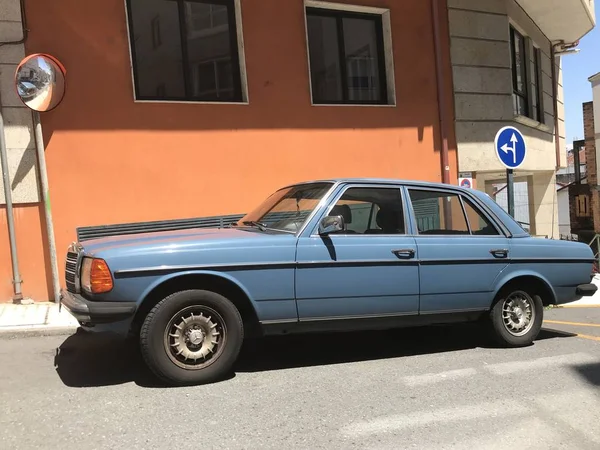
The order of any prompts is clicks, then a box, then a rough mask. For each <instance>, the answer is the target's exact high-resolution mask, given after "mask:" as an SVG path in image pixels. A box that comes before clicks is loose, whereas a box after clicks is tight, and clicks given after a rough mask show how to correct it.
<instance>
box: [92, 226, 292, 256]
mask: <svg viewBox="0 0 600 450" xmlns="http://www.w3.org/2000/svg"><path fill="white" fill-rule="evenodd" d="M281 235H282V233H273V232H261V231H259V230H257V229H253V228H194V229H188V230H175V231H160V232H152V233H138V234H128V235H119V236H110V237H105V238H99V239H92V240H89V241H83V242H81V243H80V244H81V246H82V247H83V248H84V251H85V253H86V254H88V255H93V254H96V253H99V252H107V251H111V250H120V251H123V252H127V250H128V249H134V248H135V249H138V250H139V249H140V248H147V249H154V250H159V249H163V250H168V249H173V248H177V247H188V246H190V245H202V246H213V245H220V244H225V243H227V242H232V241H240V240H256V239H265V238H268V237H274V236H281ZM286 235H287V236H291V235H289V234H286Z"/></svg>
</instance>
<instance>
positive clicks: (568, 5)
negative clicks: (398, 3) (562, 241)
mask: <svg viewBox="0 0 600 450" xmlns="http://www.w3.org/2000/svg"><path fill="white" fill-rule="evenodd" d="M448 7H449V26H450V38H451V63H452V70H453V74H452V75H453V84H454V98H455V117H456V139H457V148H458V168H459V171H460V172H463V173H464V172H468V173H471V175H472V177H473V178H474V179H475V180H476V182H475V187H476V188H477V189H480V190H485V191H486V192H488V193H489V194H493V191H494V185H498V184H501V183H503V182H505V180H506V170H505V168H504V166H502V165H501V163H500V162H499V160H498V158H497V156H496V153H495V150H494V137H495V135H496V133H497V131H498V130H499V129H500V128H502V127H504V126H506V125H511V126H514V127H516V128H518V129H519V130H520V131H521V133H522V134H523V135H524V137H525V142H526V145H527V157H526V159H525V161H524V163H523V165H522V166H521V167H520V168H519V169H518V170H515V173H514V176H515V182H516V183H520V184H519V189H521V187H526V188H527V189H526V197H527V204H528V206H529V207H528V215H529V217H528V221H527V222H528V223H529V229H530V231H531V233H532V234H534V235H540V236H548V237H555V238H558V236H559V220H558V205H557V192H556V171H557V170H559V169H560V168H564V167H566V165H567V161H566V136H565V122H564V121H565V115H564V95H563V87H562V69H561V54H564V53H565V52H568V51H569V50H570V49H572V48H573V47H575V46H576V45H577V42H578V40H579V39H581V37H583V36H584V35H586V34H587V33H588V32H589V31H590V30H592V29H593V28H594V26H595V24H596V20H595V5H594V1H593V0H448ZM570 57H577V56H576V55H573V56H570ZM599 116H600V115H599Z"/></svg>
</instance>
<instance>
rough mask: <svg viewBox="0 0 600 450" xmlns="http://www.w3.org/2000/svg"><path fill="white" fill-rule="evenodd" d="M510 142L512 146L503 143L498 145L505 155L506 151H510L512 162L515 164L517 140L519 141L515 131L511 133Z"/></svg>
mask: <svg viewBox="0 0 600 450" xmlns="http://www.w3.org/2000/svg"><path fill="white" fill-rule="evenodd" d="M510 142H512V147H511V146H509V145H508V144H504V145H503V146H502V147H500V150H502V151H503V152H504V153H506V154H507V155H508V152H512V157H513V164H517V142H519V140H518V139H517V135H516V134H515V133H513V135H512V137H511V138H510Z"/></svg>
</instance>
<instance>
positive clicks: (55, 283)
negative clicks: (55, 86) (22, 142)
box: [32, 111, 60, 302]
mask: <svg viewBox="0 0 600 450" xmlns="http://www.w3.org/2000/svg"><path fill="white" fill-rule="evenodd" d="M32 112H33V126H34V129H35V148H36V151H37V163H38V170H39V172H40V185H41V186H40V188H41V191H42V200H43V202H44V221H45V222H46V235H47V238H48V252H49V254H50V269H51V271H52V290H53V291H54V292H53V294H54V302H59V301H60V282H59V280H58V263H57V260H56V242H55V240H54V222H53V221H52V208H51V207H50V191H49V189H48V172H47V170H46V152H45V150H44V136H43V134H42V123H41V121H40V113H39V112H38V111H32Z"/></svg>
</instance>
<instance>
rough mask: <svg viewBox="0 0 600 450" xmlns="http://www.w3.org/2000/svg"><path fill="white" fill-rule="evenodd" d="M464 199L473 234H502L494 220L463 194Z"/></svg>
mask: <svg viewBox="0 0 600 450" xmlns="http://www.w3.org/2000/svg"><path fill="white" fill-rule="evenodd" d="M462 200H463V204H464V205H465V211H466V212H467V218H468V219H469V226H470V227H471V234H474V235H476V236H498V235H499V234H500V233H499V232H498V230H497V228H496V227H495V226H494V225H493V224H492V222H490V221H489V220H488V219H487V218H486V217H485V216H484V215H483V214H482V213H481V211H480V210H479V209H478V208H477V207H476V206H475V205H473V203H471V201H470V200H469V199H468V198H466V197H464V196H463V197H462Z"/></svg>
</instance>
